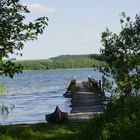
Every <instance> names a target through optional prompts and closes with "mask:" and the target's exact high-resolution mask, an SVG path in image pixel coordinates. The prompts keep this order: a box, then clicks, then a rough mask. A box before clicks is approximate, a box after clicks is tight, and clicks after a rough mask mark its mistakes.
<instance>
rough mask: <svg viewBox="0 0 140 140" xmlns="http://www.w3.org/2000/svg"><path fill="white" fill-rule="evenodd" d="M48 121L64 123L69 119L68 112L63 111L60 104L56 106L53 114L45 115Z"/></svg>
mask: <svg viewBox="0 0 140 140" xmlns="http://www.w3.org/2000/svg"><path fill="white" fill-rule="evenodd" d="M45 118H46V121H47V122H53V123H62V122H64V121H66V120H68V113H67V112H62V111H61V110H60V108H59V107H58V106H56V108H55V111H54V112H53V113H51V114H48V115H46V116H45Z"/></svg>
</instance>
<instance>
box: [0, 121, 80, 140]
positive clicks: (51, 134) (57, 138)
mask: <svg viewBox="0 0 140 140" xmlns="http://www.w3.org/2000/svg"><path fill="white" fill-rule="evenodd" d="M80 127H81V125H77V124H68V123H67V124H46V123H39V124H32V125H9V126H0V140H46V139H47V140H76V139H77V138H78V134H79V130H80Z"/></svg>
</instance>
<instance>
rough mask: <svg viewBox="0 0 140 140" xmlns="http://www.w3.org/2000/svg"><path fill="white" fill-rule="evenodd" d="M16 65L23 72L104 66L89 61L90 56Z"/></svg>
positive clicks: (64, 57) (19, 62)
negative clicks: (20, 67)
mask: <svg viewBox="0 0 140 140" xmlns="http://www.w3.org/2000/svg"><path fill="white" fill-rule="evenodd" d="M94 56H98V54H94ZM16 64H20V65H22V66H23V70H50V69H73V68H91V67H98V66H102V65H104V62H101V61H99V60H96V59H91V58H90V55H60V56H58V57H52V58H50V59H46V60H24V61H16Z"/></svg>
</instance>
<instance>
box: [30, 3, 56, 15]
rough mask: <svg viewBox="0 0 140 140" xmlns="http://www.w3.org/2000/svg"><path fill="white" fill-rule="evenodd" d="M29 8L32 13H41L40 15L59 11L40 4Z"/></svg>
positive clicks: (34, 4) (31, 5) (33, 4)
mask: <svg viewBox="0 0 140 140" xmlns="http://www.w3.org/2000/svg"><path fill="white" fill-rule="evenodd" d="M28 8H29V10H30V11H31V12H37V13H38V12H39V13H52V12H55V11H56V10H57V8H55V7H52V6H47V5H42V4H39V3H32V4H29V5H28Z"/></svg>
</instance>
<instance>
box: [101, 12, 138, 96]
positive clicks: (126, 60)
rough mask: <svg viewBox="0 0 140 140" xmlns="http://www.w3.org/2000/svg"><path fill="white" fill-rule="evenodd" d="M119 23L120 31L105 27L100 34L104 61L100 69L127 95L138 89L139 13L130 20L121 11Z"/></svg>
mask: <svg viewBox="0 0 140 140" xmlns="http://www.w3.org/2000/svg"><path fill="white" fill-rule="evenodd" d="M120 23H121V31H120V33H118V34H116V33H113V32H111V31H110V30H109V29H108V28H106V31H104V32H103V33H102V35H101V38H102V40H101V42H102V45H103V48H101V54H102V55H101V59H102V60H103V61H105V62H106V67H102V68H101V71H102V72H103V73H104V74H105V75H106V76H109V75H111V76H112V77H113V79H114V80H115V82H116V84H117V90H116V91H118V92H119V93H123V94H125V95H129V94H131V93H137V92H138V91H139V90H140V15H136V16H135V20H134V21H132V20H131V18H130V17H128V16H126V14H125V13H122V17H121V19H120Z"/></svg>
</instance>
